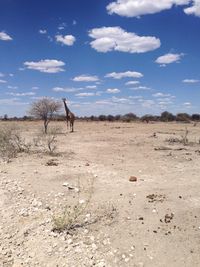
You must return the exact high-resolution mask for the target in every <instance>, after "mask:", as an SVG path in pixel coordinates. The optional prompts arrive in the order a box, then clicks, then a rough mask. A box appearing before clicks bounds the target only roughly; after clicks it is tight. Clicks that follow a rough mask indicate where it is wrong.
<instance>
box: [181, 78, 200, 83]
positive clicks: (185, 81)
mask: <svg viewBox="0 0 200 267" xmlns="http://www.w3.org/2000/svg"><path fill="white" fill-rule="evenodd" d="M182 82H183V83H198V82H200V80H195V79H185V80H183V81H182Z"/></svg>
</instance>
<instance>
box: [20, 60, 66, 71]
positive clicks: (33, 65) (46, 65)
mask: <svg viewBox="0 0 200 267" xmlns="http://www.w3.org/2000/svg"><path fill="white" fill-rule="evenodd" d="M24 65H25V66H26V67H27V69H30V70H38V71H40V72H45V73H57V72H61V71H64V69H63V68H62V67H63V66H64V65H65V63H64V62H63V61H59V60H56V59H45V60H40V61H36V62H34V61H26V62H24Z"/></svg>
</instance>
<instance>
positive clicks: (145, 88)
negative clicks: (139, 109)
mask: <svg viewBox="0 0 200 267" xmlns="http://www.w3.org/2000/svg"><path fill="white" fill-rule="evenodd" d="M131 90H133V91H149V90H151V88H149V87H147V86H137V87H134V88H131Z"/></svg>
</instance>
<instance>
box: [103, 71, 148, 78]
mask: <svg viewBox="0 0 200 267" xmlns="http://www.w3.org/2000/svg"><path fill="white" fill-rule="evenodd" d="M105 77H106V78H113V79H122V78H141V77H143V74H142V73H140V72H137V71H125V72H111V73H108V74H106V75H105Z"/></svg>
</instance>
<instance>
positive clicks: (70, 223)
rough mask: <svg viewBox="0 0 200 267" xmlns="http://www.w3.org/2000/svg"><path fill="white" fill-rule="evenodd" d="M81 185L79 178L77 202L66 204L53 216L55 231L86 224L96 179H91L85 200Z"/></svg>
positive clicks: (71, 228)
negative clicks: (85, 219)
mask: <svg viewBox="0 0 200 267" xmlns="http://www.w3.org/2000/svg"><path fill="white" fill-rule="evenodd" d="M80 187H81V186H80V179H79V178H78V182H77V190H76V191H77V193H76V194H77V195H76V200H75V204H74V205H66V206H65V207H64V209H63V211H62V212H60V213H59V214H56V215H54V216H53V224H54V226H53V231H58V232H62V231H64V230H68V231H69V230H73V229H75V228H76V227H77V226H78V225H79V226H80V225H82V224H84V218H85V215H86V214H87V213H88V212H87V208H88V206H89V204H90V202H91V198H92V195H93V189H94V179H92V180H91V181H90V184H89V186H88V188H87V197H86V200H84V201H83V200H81V196H80ZM83 190H84V189H83Z"/></svg>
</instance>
